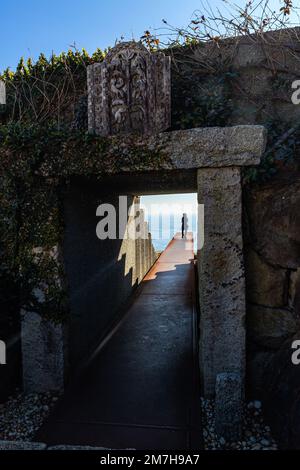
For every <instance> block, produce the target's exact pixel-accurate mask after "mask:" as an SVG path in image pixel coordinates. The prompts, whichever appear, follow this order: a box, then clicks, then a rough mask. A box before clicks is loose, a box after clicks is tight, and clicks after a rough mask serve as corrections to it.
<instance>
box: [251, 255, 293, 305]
mask: <svg viewBox="0 0 300 470" xmlns="http://www.w3.org/2000/svg"><path fill="white" fill-rule="evenodd" d="M245 269H246V292H247V301H248V302H251V303H254V304H259V305H268V306H269V307H282V306H284V305H286V304H287V295H288V292H287V291H288V289H287V284H288V275H287V272H286V270H285V269H281V268H275V267H274V266H272V265H270V264H268V263H266V262H265V261H264V259H263V258H262V257H261V256H259V255H258V254H257V253H256V252H255V251H254V250H252V249H251V248H247V249H245Z"/></svg>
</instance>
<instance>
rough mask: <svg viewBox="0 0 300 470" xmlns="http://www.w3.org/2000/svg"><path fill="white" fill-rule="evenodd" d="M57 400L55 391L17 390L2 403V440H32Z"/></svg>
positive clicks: (0, 409)
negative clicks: (26, 391)
mask: <svg viewBox="0 0 300 470" xmlns="http://www.w3.org/2000/svg"><path fill="white" fill-rule="evenodd" d="M57 400H58V396H57V395H54V394H53V393H34V394H28V395H24V394H23V393H20V392H19V393H18V392H17V393H16V394H15V395H14V396H12V397H10V398H9V399H8V401H7V402H6V403H4V404H2V405H1V404H0V440H9V441H14V440H20V441H30V440H32V439H33V438H34V435H35V433H36V432H37V430H38V429H39V428H40V426H41V425H42V424H43V422H44V420H45V419H46V418H47V416H48V415H49V413H50V411H51V409H52V408H53V406H54V405H55V403H56V401H57Z"/></svg>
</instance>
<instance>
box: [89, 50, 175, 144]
mask: <svg viewBox="0 0 300 470" xmlns="http://www.w3.org/2000/svg"><path fill="white" fill-rule="evenodd" d="M170 75H171V72H170V57H166V56H165V55H164V54H161V53H155V54H151V53H150V52H148V51H147V49H146V48H145V47H144V46H143V45H142V44H140V43H136V42H128V43H121V44H118V45H117V46H116V47H114V48H113V49H112V50H111V51H110V52H109V53H108V54H107V56H106V58H105V60H104V61H103V62H102V63H100V64H98V63H97V64H93V65H90V66H89V67H88V115H89V132H91V133H95V134H97V135H102V136H108V135H115V134H130V133H133V134H146V135H151V134H155V133H158V132H161V131H163V130H165V129H167V128H168V127H170V110H171V89H170V88H171V80H170Z"/></svg>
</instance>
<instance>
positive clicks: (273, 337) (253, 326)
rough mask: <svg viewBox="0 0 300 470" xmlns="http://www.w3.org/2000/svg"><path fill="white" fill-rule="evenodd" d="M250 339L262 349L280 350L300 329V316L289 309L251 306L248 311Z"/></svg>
mask: <svg viewBox="0 0 300 470" xmlns="http://www.w3.org/2000/svg"><path fill="white" fill-rule="evenodd" d="M247 327H248V334H249V337H250V338H252V339H253V340H254V341H255V342H256V343H258V344H260V345H261V346H262V347H268V348H275V349H278V348H279V347H280V346H281V344H282V343H283V342H284V341H285V340H286V339H287V338H289V337H290V336H293V334H295V333H296V331H298V330H299V329H300V318H299V316H298V315H297V314H296V313H295V312H293V311H292V310H289V309H287V308H286V309H283V308H276V307H273V308H271V307H266V306H262V305H250V306H249V307H248V311H247Z"/></svg>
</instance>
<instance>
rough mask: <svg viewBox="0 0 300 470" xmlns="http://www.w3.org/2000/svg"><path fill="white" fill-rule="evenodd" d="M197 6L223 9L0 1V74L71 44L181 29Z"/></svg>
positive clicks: (132, 1)
mask: <svg viewBox="0 0 300 470" xmlns="http://www.w3.org/2000/svg"><path fill="white" fill-rule="evenodd" d="M231 1H232V3H234V4H236V5H244V4H245V2H246V0H231ZM280 1H282V0H270V2H271V3H272V4H277V5H278V3H280ZM203 3H204V4H206V5H210V7H212V8H215V7H220V8H221V9H224V8H225V4H224V1H223V0H150V1H149V0H1V1H0V19H1V28H0V45H1V47H0V71H1V70H3V69H5V68H6V67H11V68H12V69H14V68H15V66H16V64H17V63H18V60H19V58H20V57H21V56H24V57H25V58H27V57H28V56H31V57H32V58H33V59H36V58H37V57H38V55H39V53H40V52H44V53H45V54H46V56H49V55H51V53H52V51H54V52H55V53H60V52H62V51H65V50H67V49H68V48H69V46H70V45H72V44H74V42H75V43H76V46H77V47H78V48H79V49H80V48H82V47H84V48H85V49H87V50H88V51H89V52H93V51H94V50H95V49H96V48H97V47H100V48H102V49H104V48H105V47H107V46H111V45H113V44H114V43H115V40H116V39H120V38H121V37H122V36H124V37H125V39H132V37H134V38H135V39H138V38H140V36H141V35H142V34H143V32H144V31H145V30H146V29H153V28H159V27H161V26H162V19H166V20H167V21H168V22H169V23H170V24H172V25H174V26H178V27H182V26H186V25H187V24H188V23H189V21H190V19H191V17H192V15H193V12H194V11H195V10H199V9H200V10H202V11H203V8H202V7H201V4H203Z"/></svg>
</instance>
